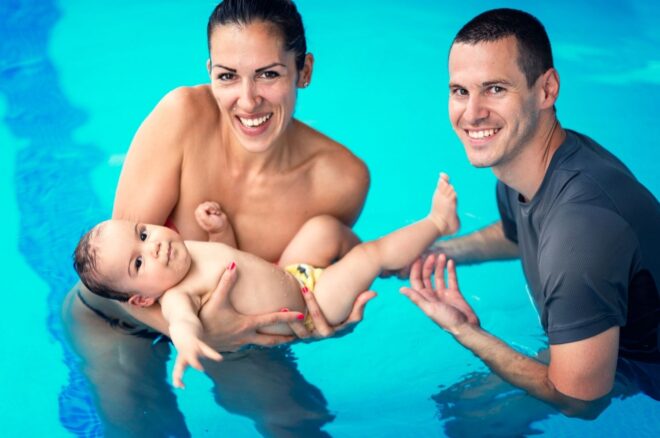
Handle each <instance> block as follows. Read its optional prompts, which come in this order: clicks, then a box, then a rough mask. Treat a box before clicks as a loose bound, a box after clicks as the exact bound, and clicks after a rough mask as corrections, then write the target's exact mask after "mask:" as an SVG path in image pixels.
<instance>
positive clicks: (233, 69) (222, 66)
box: [211, 64, 236, 73]
mask: <svg viewBox="0 0 660 438" xmlns="http://www.w3.org/2000/svg"><path fill="white" fill-rule="evenodd" d="M215 67H218V68H224V69H225V70H228V71H230V72H232V73H236V69H235V68H229V67H225V66H224V65H222V64H213V66H212V67H211V68H215Z"/></svg>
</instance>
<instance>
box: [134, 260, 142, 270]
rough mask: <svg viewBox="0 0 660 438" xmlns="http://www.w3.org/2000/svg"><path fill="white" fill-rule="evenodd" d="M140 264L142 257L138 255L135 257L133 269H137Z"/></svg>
mask: <svg viewBox="0 0 660 438" xmlns="http://www.w3.org/2000/svg"><path fill="white" fill-rule="evenodd" d="M141 266H142V257H138V258H136V259H135V270H136V271H139V270H140V267H141Z"/></svg>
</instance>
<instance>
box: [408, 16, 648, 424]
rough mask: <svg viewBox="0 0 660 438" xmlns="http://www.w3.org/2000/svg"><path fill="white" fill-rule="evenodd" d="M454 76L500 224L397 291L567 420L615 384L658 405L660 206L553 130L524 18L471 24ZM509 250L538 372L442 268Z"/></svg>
mask: <svg viewBox="0 0 660 438" xmlns="http://www.w3.org/2000/svg"><path fill="white" fill-rule="evenodd" d="M449 76H450V79H449V81H450V84H449V88H450V98H449V114H450V119H451V123H452V126H453V128H454V130H455V131H456V134H457V135H458V137H459V138H460V140H461V142H462V143H463V145H464V147H465V151H466V153H467V156H468V159H469V160H470V162H471V163H472V165H474V166H476V167H490V168H492V170H493V172H494V173H495V175H496V177H497V179H498V183H497V201H498V206H499V210H500V216H501V220H500V221H499V222H497V223H495V224H493V225H491V226H489V227H486V228H484V229H482V230H479V231H477V232H475V233H472V234H470V235H467V236H464V237H460V238H457V239H454V240H450V241H446V242H442V243H441V244H438V245H437V246H436V249H437V251H439V252H441V253H442V254H441V255H440V256H438V257H437V262H435V261H434V260H435V258H434V257H433V256H432V257H430V258H428V259H427V260H426V261H425V262H424V266H423V267H422V265H421V263H417V264H415V265H414V266H413V268H412V271H411V284H412V288H403V289H402V292H403V293H404V294H406V295H407V296H408V297H409V298H410V299H411V300H412V301H413V302H415V304H417V305H418V306H419V307H420V308H421V309H422V310H423V311H424V312H425V313H426V314H427V315H428V316H429V317H431V318H432V319H433V320H434V321H435V322H436V323H437V324H438V325H440V326H441V327H442V328H443V329H445V330H446V331H448V332H449V333H450V334H452V335H453V336H454V337H455V339H456V340H457V341H458V342H459V343H461V344H462V345H463V346H465V347H466V348H468V349H469V350H471V351H472V352H473V353H474V354H475V355H477V356H478V357H479V358H481V359H482V360H483V361H484V362H485V363H486V364H487V365H488V366H489V367H490V368H491V370H492V371H494V372H495V373H497V374H498V375H499V376H500V377H502V378H503V379H504V380H506V381H508V382H509V383H512V384H513V385H515V386H518V387H520V388H522V389H524V390H526V391H527V392H528V393H530V394H531V395H533V396H534V397H537V398H538V399H541V400H543V401H545V402H547V403H550V404H551V405H553V406H554V407H556V408H557V409H559V410H560V411H562V412H563V413H565V414H567V415H578V416H583V417H587V418H589V417H591V418H593V417H594V415H596V414H597V413H599V412H600V410H602V409H603V408H604V407H605V406H606V405H607V403H608V401H609V398H608V397H607V396H608V395H611V394H612V388H613V386H614V382H615V376H616V377H617V378H619V377H622V378H625V379H627V380H628V381H632V382H633V383H634V384H635V385H636V388H637V389H639V390H642V391H644V392H646V393H647V394H649V395H650V396H651V397H653V398H655V399H657V400H660V349H659V347H658V343H659V340H660V337H659V331H658V326H659V324H660V298H659V294H658V285H659V284H660V205H659V204H658V201H657V199H655V197H654V196H653V195H652V194H651V193H650V192H649V191H648V190H647V189H646V188H644V187H643V186H642V185H641V184H640V183H639V182H638V181H637V180H636V179H635V178H634V176H633V175H632V174H631V173H630V171H629V170H628V169H627V168H626V167H625V166H624V165H623V164H622V163H621V162H620V161H619V160H618V159H617V158H616V157H614V156H613V155H612V154H610V153H609V152H607V151H606V150H605V149H604V148H602V147H601V146H600V145H598V144H596V143H595V142H594V141H593V140H591V139H590V138H588V137H586V136H583V135H581V134H578V133H577V132H574V131H570V130H565V129H563V128H562V127H561V126H560V124H559V122H558V120H557V117H556V113H555V107H554V105H555V101H556V100H557V96H558V94H559V76H558V74H557V71H556V70H555V69H554V67H553V61H552V52H551V48H550V42H549V40H548V37H547V34H546V32H545V29H544V28H543V25H542V24H541V23H540V22H539V21H538V20H537V19H536V18H534V17H532V16H531V15H529V14H527V13H525V12H522V11H517V10H512V9H497V10H492V11H488V12H485V13H483V14H481V15H479V16H477V17H475V18H474V19H473V20H471V21H470V22H469V23H467V24H466V25H465V26H464V27H463V28H462V29H461V30H460V31H459V33H458V34H457V36H456V38H455V39H454V41H453V44H452V47H451V50H450V55H449ZM518 256H519V257H520V258H521V260H522V265H523V269H524V272H525V276H526V278H527V281H528V283H529V288H530V291H531V294H532V298H533V300H534V303H535V306H536V308H537V310H538V312H539V314H540V317H541V322H542V325H543V328H544V330H545V331H546V333H547V335H548V340H549V344H550V347H549V350H550V361H549V363H548V364H547V365H546V364H543V363H540V362H538V361H536V360H534V359H531V358H529V357H526V356H524V355H522V354H520V353H518V352H516V351H515V350H513V349H512V348H510V347H509V346H507V345H506V344H504V343H503V342H501V341H500V340H498V339H497V338H495V337H494V336H492V335H490V334H489V333H487V332H486V331H485V330H483V329H482V328H480V327H479V324H478V319H477V318H476V315H474V313H473V311H472V310H471V309H470V307H469V305H468V304H467V303H466V302H465V300H464V299H463V297H462V296H461V293H460V291H459V289H458V283H457V279H456V273H455V268H454V264H453V263H454V262H453V261H449V262H447V259H448V258H449V257H450V258H452V259H454V260H455V261H456V262H457V263H473V262H480V261H486V260H494V259H505V258H513V257H518ZM434 265H435V281H436V289H434V288H433V287H432V285H431V281H430V276H431V272H432V271H433V269H434ZM445 269H446V270H447V271H448V281H447V283H445V281H444V278H443V276H444V271H445ZM422 272H423V273H422Z"/></svg>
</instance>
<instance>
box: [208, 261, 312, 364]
mask: <svg viewBox="0 0 660 438" xmlns="http://www.w3.org/2000/svg"><path fill="white" fill-rule="evenodd" d="M232 265H233V266H230V267H228V268H227V269H226V270H225V272H224V273H223V274H222V276H221V277H220V281H219V282H218V286H217V287H216V288H215V290H214V291H213V294H212V295H211V298H210V299H209V301H208V302H207V303H206V304H205V305H204V306H203V307H202V309H201V311H200V312H199V318H200V320H201V321H202V324H203V325H204V340H205V341H206V342H207V343H208V344H209V345H210V346H211V347H213V348H214V349H216V350H218V351H235V350H238V349H239V348H240V347H242V346H244V345H247V344H256V345H262V346H267V347H268V346H273V345H279V344H284V343H287V342H291V341H292V340H293V339H295V337H294V336H284V335H266V334H262V333H259V329H260V328H262V327H265V326H268V325H272V324H277V323H284V324H291V323H293V322H295V321H300V318H301V316H302V314H301V313H299V312H273V313H267V314H264V315H252V316H248V315H243V314H241V313H238V312H237V311H236V310H235V309H234V307H233V306H232V305H231V303H230V302H229V291H230V290H231V288H232V287H233V286H234V283H235V282H236V265H235V264H232Z"/></svg>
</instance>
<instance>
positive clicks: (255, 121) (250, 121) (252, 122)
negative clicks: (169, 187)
mask: <svg viewBox="0 0 660 438" xmlns="http://www.w3.org/2000/svg"><path fill="white" fill-rule="evenodd" d="M272 115H273V114H272V113H270V114H268V115H265V116H263V117H259V118H256V119H246V118H245V117H239V118H238V119H239V120H240V121H241V123H242V124H243V126H247V127H248V128H254V127H256V126H260V125H263V124H264V123H266V121H267V120H268V119H270V117H271V116H272Z"/></svg>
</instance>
